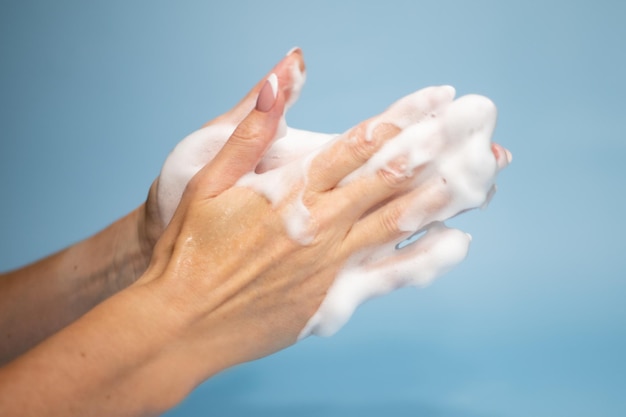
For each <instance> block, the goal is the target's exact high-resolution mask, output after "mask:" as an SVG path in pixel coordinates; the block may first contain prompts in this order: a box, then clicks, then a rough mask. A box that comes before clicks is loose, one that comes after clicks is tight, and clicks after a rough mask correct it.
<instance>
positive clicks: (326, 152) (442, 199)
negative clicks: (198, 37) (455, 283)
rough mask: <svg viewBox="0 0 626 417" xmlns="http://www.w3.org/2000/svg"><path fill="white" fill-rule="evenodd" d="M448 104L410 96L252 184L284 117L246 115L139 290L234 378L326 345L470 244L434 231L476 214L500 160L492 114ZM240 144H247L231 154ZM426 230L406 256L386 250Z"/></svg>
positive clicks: (478, 104) (435, 92)
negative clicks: (240, 369) (357, 314)
mask: <svg viewBox="0 0 626 417" xmlns="http://www.w3.org/2000/svg"><path fill="white" fill-rule="evenodd" d="M281 94H282V89H279V94H278V97H277V104H276V106H278V107H280V103H281ZM453 95H454V91H453V89H451V88H449V87H435V88H429V89H425V90H422V91H419V92H417V93H415V94H413V95H411V96H408V97H405V98H404V99H402V100H400V101H399V102H397V103H396V104H395V105H393V106H392V107H391V108H390V109H388V110H387V111H386V112H384V113H383V114H381V115H379V116H377V117H375V118H372V119H370V120H367V121H365V122H363V123H361V124H360V125H358V126H356V127H355V128H353V129H351V130H349V131H348V132H346V133H345V134H343V135H341V136H339V137H338V138H337V139H335V140H333V141H332V142H330V143H329V144H327V145H326V146H324V147H322V148H320V149H318V150H316V151H313V152H312V153H310V154H308V155H305V156H304V157H302V158H300V159H296V160H295V161H292V162H291V163H289V164H287V165H284V166H281V167H278V168H275V169H270V170H267V171H266V172H263V173H261V174H258V173H255V172H254V171H255V169H256V167H257V166H258V165H257V164H258V162H259V161H260V159H261V154H262V152H263V150H264V149H266V148H267V147H268V145H269V143H270V142H271V138H273V137H274V136H275V135H276V130H277V129H278V123H279V119H280V117H282V116H281V115H282V110H280V113H277V112H278V111H279V110H277V109H276V108H274V109H273V113H272V114H273V115H274V116H272V117H275V116H276V115H277V114H279V116H278V119H276V118H271V117H270V116H269V115H266V116H263V115H261V116H259V113H258V112H257V111H253V112H252V113H251V114H250V116H248V118H246V119H245V120H244V121H243V123H242V124H241V125H239V127H237V130H236V131H235V133H234V134H233V136H232V137H231V140H229V142H228V143H227V145H226V146H225V147H224V148H223V149H222V150H221V151H220V152H219V153H218V154H217V156H216V157H215V159H214V160H213V161H212V162H210V163H209V164H208V165H207V166H206V167H205V168H203V169H202V170H200V172H199V173H198V174H197V175H196V176H195V177H194V178H193V179H192V181H191V182H190V183H189V186H188V187H187V190H186V192H185V194H184V196H183V199H182V201H181V203H180V207H179V209H178V211H177V212H176V214H175V216H174V217H173V219H172V221H171V223H170V225H169V226H168V228H167V230H166V233H165V235H164V236H163V238H162V239H161V241H159V244H158V248H157V251H156V252H155V259H154V264H153V266H152V267H151V268H150V269H149V272H148V274H146V277H145V279H144V280H143V282H154V283H158V285H157V286H158V287H159V288H166V290H164V291H163V293H165V294H168V295H167V297H168V300H170V301H171V302H173V303H174V304H175V305H177V306H178V308H179V309H180V311H183V312H184V315H186V316H188V317H192V319H191V320H189V323H191V324H190V325H189V327H188V329H187V332H186V335H187V336H186V337H188V338H189V339H190V341H198V340H201V342H200V344H201V345H202V346H204V348H206V349H209V350H210V349H211V348H212V349H213V350H214V351H215V352H222V355H223V356H225V358H224V361H225V363H226V366H230V365H233V364H235V363H239V362H242V361H246V360H251V359H255V358H258V357H260V356H264V355H266V354H269V353H271V352H274V351H276V350H279V349H282V348H284V347H286V346H288V345H290V344H292V343H294V342H295V341H296V340H297V338H298V337H302V336H306V335H307V334H309V333H311V332H315V333H320V334H329V333H332V332H334V331H336V330H337V329H338V328H339V327H340V326H341V325H342V324H343V323H344V322H345V321H346V320H347V318H349V316H350V315H351V314H352V311H353V310H354V308H356V306H357V305H358V304H359V303H361V302H363V301H364V300H365V299H367V298H369V297H371V296H374V295H379V294H382V293H385V292H388V291H390V290H392V289H394V288H398V287H402V286H406V285H417V284H423V283H425V282H428V281H429V280H432V279H433V278H434V277H436V276H437V275H439V274H441V273H442V272H444V271H446V270H447V269H449V268H451V267H452V266H454V265H455V264H456V263H458V262H459V261H460V260H462V259H463V258H464V256H465V254H466V252H467V248H468V244H469V236H468V235H466V234H464V233H462V232H460V231H456V230H453V229H447V228H445V227H443V226H442V225H441V224H439V223H436V222H437V221H442V220H445V219H447V218H449V217H451V216H453V215H456V214H458V213H460V212H462V211H464V210H467V209H470V208H473V207H476V206H480V205H482V204H483V203H485V202H486V201H487V199H488V197H489V196H490V195H491V194H492V190H493V182H494V180H495V175H496V173H497V172H498V171H499V170H500V169H502V168H503V167H505V166H506V165H507V164H508V160H509V159H510V158H507V156H508V155H509V154H508V151H505V150H504V149H503V148H501V147H499V146H498V145H491V142H490V138H491V134H492V131H493V128H494V125H495V107H494V106H493V104H492V103H491V102H490V101H489V100H487V99H485V98H483V97H478V96H468V97H464V98H461V99H458V100H456V101H452V100H453ZM253 126H256V128H255V129H256V130H254V129H253V128H252V127H253ZM259 126H265V127H264V128H262V129H261V130H263V132H262V133H260V131H259V130H258V129H260V128H259ZM251 131H252V133H250V132H251ZM246 137H247V138H252V141H251V142H250V144H249V146H240V145H236V146H229V144H230V142H231V141H232V140H233V138H234V139H235V141H236V142H235V143H237V142H239V141H241V139H242V138H246ZM260 137H264V139H263V140H260V141H259V140H258V139H259V138H260ZM242 150H243V151H242ZM241 152H244V154H242V153H241ZM233 160H240V161H245V162H244V163H243V164H242V165H238V166H234V165H232V162H231V161H233ZM215 178H221V179H222V181H220V183H219V184H217V185H216V183H215V181H214V179H215ZM433 222H435V223H433ZM429 224H430V225H431V226H429V227H428V231H427V233H426V235H425V236H424V237H423V238H421V239H420V240H419V241H418V242H417V243H416V244H414V245H411V246H409V247H407V248H404V249H402V250H396V245H397V244H398V243H399V242H400V241H402V240H404V239H405V238H406V237H407V236H408V235H409V234H410V233H412V232H415V231H418V230H421V229H424V228H425V227H427V226H428V225H429ZM415 267H417V269H413V268H415ZM359 274H360V275H361V276H359V277H357V275H359ZM329 288H330V290H329ZM337 294H340V295H341V296H337ZM342 296H343V297H342ZM329 300H330V301H329ZM329 304H330V306H329ZM202 335H219V337H218V338H217V339H216V338H211V337H206V338H203V336H202ZM190 343H192V342H190ZM225 352H227V353H225Z"/></svg>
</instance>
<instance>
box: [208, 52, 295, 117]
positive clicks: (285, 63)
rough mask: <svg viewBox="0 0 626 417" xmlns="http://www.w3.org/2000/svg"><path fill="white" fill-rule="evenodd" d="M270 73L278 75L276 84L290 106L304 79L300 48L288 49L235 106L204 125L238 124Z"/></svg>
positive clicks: (251, 106) (253, 104)
mask: <svg viewBox="0 0 626 417" xmlns="http://www.w3.org/2000/svg"><path fill="white" fill-rule="evenodd" d="M271 74H276V76H277V77H278V85H279V86H280V89H281V90H282V92H283V95H284V97H285V103H286V104H285V108H288V107H290V106H292V105H293V104H294V103H295V102H296V100H297V99H298V97H299V95H300V90H301V89H302V86H303V85H304V81H305V79H306V66H305V64H304V57H303V54H302V50H301V49H300V48H293V49H292V50H291V51H289V52H288V53H287V55H286V56H285V57H284V58H283V59H281V60H280V61H279V62H278V64H276V65H275V66H274V68H272V70H271V71H270V72H269V73H268V74H267V75H266V76H265V77H264V78H263V79H261V81H259V82H258V83H257V84H256V85H255V86H254V87H253V88H252V89H251V90H250V91H249V92H248V94H246V96H245V97H244V98H243V99H241V101H239V103H237V104H236V105H235V107H233V108H232V109H231V110H230V111H229V112H227V113H225V114H223V115H221V116H219V117H218V118H216V119H214V120H212V121H210V122H207V123H206V124H205V126H207V125H209V124H214V123H227V124H230V125H238V124H239V123H241V121H242V120H243V119H244V118H245V117H246V116H247V115H248V113H250V111H251V110H252V109H253V108H254V106H255V104H256V99H257V97H258V95H259V93H260V91H261V89H262V88H263V86H264V85H265V80H267V78H268V77H269V76H270V75H271Z"/></svg>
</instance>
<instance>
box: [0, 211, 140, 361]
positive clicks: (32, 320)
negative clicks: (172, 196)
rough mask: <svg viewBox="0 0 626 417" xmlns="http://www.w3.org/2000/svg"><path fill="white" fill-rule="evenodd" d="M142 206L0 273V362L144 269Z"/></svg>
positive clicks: (120, 287)
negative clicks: (56, 249) (88, 234)
mask: <svg viewBox="0 0 626 417" xmlns="http://www.w3.org/2000/svg"><path fill="white" fill-rule="evenodd" d="M143 215H144V213H143V205H142V206H140V207H139V208H138V209H136V210H134V211H132V212H131V213H129V214H128V215H127V216H125V217H123V218H121V219H120V220H118V221H116V222H115V223H113V224H111V225H110V226H109V227H107V228H106V229H104V230H102V231H101V232H99V233H97V234H96V235H94V236H91V237H89V238H87V239H85V240H83V241H81V242H79V243H76V244H75V245H72V246H70V247H68V248H66V249H64V250H62V251H60V252H58V253H56V254H54V255H51V256H49V257H47V258H45V259H43V260H40V261H38V262H35V263H33V264H31V265H28V266H26V267H24V268H21V269H18V270H15V271H12V272H9V273H7V274H4V275H3V276H1V277H0V364H2V363H6V362H7V361H10V360H11V359H12V358H14V357H16V356H18V355H19V354H21V353H23V352H24V351H26V350H28V349H29V348H31V347H33V346H34V345H36V344H37V343H39V342H40V341H41V340H43V339H45V338H47V337H48V336H50V335H51V334H53V333H55V332H56V331H58V330H59V329H61V328H63V327H65V326H66V325H68V324H69V323H71V322H73V321H74V320H76V319H77V318H78V317H80V316H81V315H83V314H84V313H85V312H87V311H89V310H90V309H91V308H93V307H94V306H95V305H96V304H98V303H99V302H101V301H102V300H104V299H106V298H107V297H109V296H111V295H112V294H114V293H116V292H118V291H119V290H121V289H123V288H126V287H127V286H128V285H130V284H131V283H133V282H134V281H135V280H136V279H137V278H138V277H139V276H140V275H141V274H142V273H143V272H144V271H145V269H146V267H147V264H148V262H149V258H150V254H151V248H149V247H147V245H146V244H145V243H144V240H143V239H142V235H141V233H142V230H141V227H143V226H142V221H143Z"/></svg>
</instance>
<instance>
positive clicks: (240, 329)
mask: <svg viewBox="0 0 626 417" xmlns="http://www.w3.org/2000/svg"><path fill="white" fill-rule="evenodd" d="M289 59H297V60H301V56H300V55H299V53H296V54H295V55H294V54H292V55H291V58H290V57H287V58H286V59H285V60H289ZM285 60H283V61H282V62H281V63H280V64H278V66H277V67H276V68H275V69H274V72H276V73H277V75H278V77H279V86H280V88H279V89H278V94H277V96H276V99H275V102H274V103H273V105H272V106H271V107H270V108H269V109H266V111H260V110H257V109H253V110H252V111H249V109H250V108H252V107H254V105H253V104H252V103H254V102H256V99H257V96H258V95H259V92H260V91H261V89H262V88H263V87H264V81H261V82H260V83H259V85H257V86H256V87H255V88H254V89H253V90H252V92H251V93H250V94H249V95H248V96H247V97H246V98H245V99H244V100H243V101H242V103H240V104H239V105H238V106H237V107H236V108H235V109H234V110H233V111H231V112H229V113H228V114H227V115H226V116H222V118H223V117H227V118H230V119H229V120H230V121H233V120H234V121H236V120H240V119H241V121H240V122H239V123H237V128H236V130H235V132H234V133H233V134H232V136H231V137H230V138H229V139H228V141H227V143H226V144H225V145H224V147H223V148H222V149H221V150H220V152H219V153H218V154H217V155H216V156H215V158H214V159H213V160H212V161H211V162H209V163H208V164H207V165H206V166H205V167H204V168H203V169H202V170H201V171H200V172H198V174H196V175H195V176H194V177H193V178H192V179H191V181H190V182H189V184H188V185H187V187H186V189H185V192H184V194H183V197H182V199H181V202H180V204H179V206H178V209H177V210H176V213H175V214H174V217H173V218H172V220H171V222H170V223H169V224H168V226H167V227H166V228H165V229H163V226H162V222H161V219H160V218H159V209H158V205H157V204H155V201H156V200H155V198H156V196H155V185H156V182H155V185H153V187H152V188H151V192H150V195H149V197H148V200H147V202H146V204H145V205H143V206H142V207H140V208H139V209H137V210H135V211H134V212H133V213H131V214H129V216H127V217H126V218H124V219H122V220H120V222H118V223H116V224H114V225H112V226H110V228H109V229H107V230H105V231H104V232H102V233H101V234H100V235H97V236H95V237H93V238H91V239H88V240H87V241H85V242H82V243H80V244H78V245H76V246H74V247H72V248H69V249H68V250H66V251H64V252H61V253H60V254H57V255H54V256H53V257H51V258H49V259H47V260H44V261H42V263H39V264H35V265H32V266H30V267H27V268H26V269H25V270H23V271H22V272H20V271H17V272H13V273H10V274H8V275H7V276H4V277H3V278H2V279H1V280H0V283H1V284H2V287H0V296H1V297H6V298H5V299H6V300H9V299H10V298H11V297H20V296H27V295H28V294H29V293H30V291H35V293H38V285H39V282H38V281H37V279H38V277H37V274H42V273H43V271H46V274H48V276H52V277H53V278H52V280H53V281H55V282H61V281H62V279H66V280H68V281H76V282H78V283H79V284H76V285H75V287H74V289H76V288H80V283H85V282H88V281H89V280H90V279H91V280H92V281H96V282H98V283H99V284H94V286H95V287H96V288H97V290H96V289H94V290H92V292H93V294H91V295H89V296H86V297H83V295H82V294H78V295H73V296H75V297H77V299H79V300H80V302H77V303H75V304H76V306H72V308H70V309H69V310H72V311H71V312H68V311H67V309H65V308H64V307H58V306H57V304H63V303H62V302H61V299H63V297H66V296H67V295H68V294H73V293H72V289H67V288H64V289H63V290H56V289H55V285H54V284H50V288H49V290H50V291H52V295H49V294H38V295H36V296H33V297H39V298H40V299H42V300H43V301H44V302H43V304H47V305H48V307H49V308H51V310H52V312H51V313H50V315H51V316H53V317H54V318H50V317H48V316H46V318H45V321H46V323H45V324H41V325H37V326H36V327H37V330H36V331H31V330H28V329H23V328H24V327H28V326H32V325H36V323H35V322H36V320H41V317H42V316H41V314H42V312H41V311H34V310H37V309H39V306H35V307H32V306H31V307H28V308H33V309H34V310H33V311H31V312H29V311H28V308H27V307H21V306H20V305H19V304H18V303H15V302H14V303H13V304H11V305H10V307H11V309H16V311H12V310H10V309H9V308H5V307H4V301H0V305H2V306H3V307H2V308H3V309H4V310H3V311H2V312H0V317H4V314H5V313H6V314H10V319H9V320H6V319H4V318H3V319H2V320H3V322H2V323H1V324H2V327H0V328H2V332H3V334H4V335H5V340H15V339H16V338H20V337H25V338H26V339H28V340H29V342H28V343H24V342H17V343H15V344H12V347H10V348H9V349H7V351H5V352H4V354H5V355H6V356H5V357H9V358H11V357H14V356H16V354H19V353H21V352H24V350H26V349H28V348H29V347H31V346H32V345H33V344H34V343H36V341H41V340H43V341H41V343H39V344H37V345H36V346H35V347H34V348H32V349H30V350H28V351H26V352H25V353H23V354H21V355H20V356H18V357H17V358H15V359H13V360H11V361H10V362H9V363H8V364H6V365H5V366H4V367H3V368H1V369H0V415H3V416H13V415H20V416H41V415H46V416H74V415H76V416H100V415H102V416H105V415H117V416H144V415H156V414H159V413H162V412H163V411H165V410H167V409H169V408H171V407H172V406H174V405H176V404H177V403H178V402H180V401H181V400H182V399H183V398H184V397H185V396H186V395H188V394H189V393H190V392H191V390H192V389H193V388H194V387H195V386H197V385H198V384H199V383H201V382H202V381H204V380H205V379H207V378H210V377H211V376H213V375H215V374H216V373H218V372H220V371H222V370H224V369H227V368H229V367H231V366H233V365H236V364H239V363H243V362H246V361H250V360H254V359H258V358H260V357H263V356H266V355H269V354H271V353H273V352H276V351H279V350H281V349H284V348H286V347H288V346H290V345H292V344H293V343H295V342H296V341H297V338H298V335H299V332H300V331H301V330H302V328H303V327H304V326H305V324H306V322H307V321H308V319H309V318H310V317H311V316H312V315H313V314H314V313H315V311H316V310H317V309H318V307H319V306H320V304H321V302H322V300H323V299H324V297H325V295H326V292H327V290H328V288H329V286H330V285H331V284H332V282H333V279H334V278H335V276H336V275H337V273H338V271H339V270H340V269H341V267H342V266H343V265H344V264H345V262H346V260H347V259H348V258H349V257H350V256H351V255H352V254H354V253H355V252H357V251H359V250H360V249H363V248H365V247H369V246H374V245H381V244H384V243H386V242H391V241H393V240H396V239H398V238H400V237H402V236H403V235H404V232H402V231H400V230H398V218H399V216H400V215H401V214H402V210H400V209H399V208H401V207H402V205H403V200H402V198H401V197H402V196H403V195H405V194H406V193H407V192H408V191H410V190H411V189H412V188H411V187H412V186H411V178H406V177H403V176H397V175H392V174H391V173H390V172H389V171H386V170H380V171H379V172H377V173H375V174H374V175H372V176H370V177H364V178H360V179H359V180H358V181H353V182H350V183H348V184H345V185H342V184H340V183H341V181H342V180H343V179H344V178H345V177H346V176H347V175H349V174H350V173H351V172H353V171H354V170H356V169H358V168H359V167H360V166H362V165H363V164H364V163H365V162H366V161H367V160H368V159H369V157H371V156H372V155H373V154H374V153H375V152H376V151H377V150H378V149H380V147H381V146H382V145H383V144H384V143H385V142H386V141H387V140H389V139H390V138H391V137H392V136H393V135H395V134H396V133H397V128H394V127H393V126H385V125H383V126H381V127H380V128H377V129H376V130H375V131H374V138H373V140H371V141H367V140H363V135H364V132H365V131H366V126H367V121H366V122H364V123H362V124H361V125H359V126H357V127H355V128H353V129H351V130H350V131H348V132H347V133H346V134H344V135H343V136H342V137H341V138H340V139H339V140H338V141H336V142H335V143H334V144H333V145H332V146H329V147H328V148H327V149H325V150H324V151H323V152H321V153H320V154H319V155H317V156H316V157H315V158H314V159H313V161H312V162H311V166H310V170H309V172H308V178H307V180H306V181H305V182H302V183H297V184H295V185H293V188H292V190H291V193H290V194H289V196H288V197H287V198H286V199H285V200H284V201H282V202H281V203H280V204H278V205H275V206H273V205H272V204H270V203H269V202H268V201H267V200H266V199H265V198H264V197H262V196H260V195H258V194H256V193H255V192H253V191H252V190H250V189H248V188H243V187H237V186H235V183H236V182H237V180H238V179H239V178H240V177H241V176H243V175H244V174H245V173H247V172H249V171H251V170H254V169H255V167H256V166H257V164H258V163H259V161H260V160H261V157H262V155H263V153H264V152H265V151H266V150H267V149H268V147H269V146H270V144H271V141H272V138H273V137H274V136H275V133H276V129H277V128H278V125H279V122H280V120H281V117H282V115H283V112H284V105H285V101H286V99H287V98H288V97H287V96H288V95H289V88H288V86H289V76H288V74H286V73H285V72H282V71H281V65H285V64H284V63H285ZM285 86H287V88H285ZM251 104H252V105H251ZM248 111H249V113H248ZM246 114H247V116H246ZM217 121H218V122H220V121H223V120H222V119H221V118H218V119H217ZM355 139H356V140H355ZM234 161H236V163H234ZM157 181H158V179H157ZM414 192H415V191H414ZM300 193H303V201H304V204H305V205H306V207H307V208H308V210H309V212H310V214H311V216H310V221H309V223H308V224H307V225H306V226H307V229H308V230H309V231H310V233H311V235H312V237H313V239H312V242H311V243H310V244H308V245H301V244H299V243H297V242H295V241H294V240H293V239H292V238H290V237H289V236H288V234H287V232H286V231H285V227H284V222H283V217H284V213H285V212H287V211H288V210H289V208H290V204H292V203H293V202H294V201H295V199H296V198H298V197H297V196H298V195H300ZM424 198H426V197H424ZM424 207H425V212H424V215H425V216H428V215H429V211H435V210H438V209H440V207H439V203H437V204H429V203H428V201H425V202H424ZM129 231H132V232H129ZM125 232H128V233H129V235H125V234H124V233H125ZM116 242H117V243H116ZM94 248H100V251H96V252H90V250H92V249H94ZM107 254H108V255H107ZM98 255H101V256H102V257H104V259H105V260H104V261H102V262H100V263H98V262H96V264H97V265H98V267H93V269H91V270H90V269H89V268H92V267H90V266H89V265H90V263H89V262H94V261H96V260H97V259H99V256H98ZM85 256H86V257H87V259H85V260H81V257H85ZM135 256H136V257H135ZM148 258H149V259H150V261H149V264H148V262H147V259H148ZM118 259H128V260H129V261H128V262H127V263H126V264H124V265H125V266H124V267H121V266H120V264H119V263H116V262H119V261H117V260H118ZM277 260H280V262H277ZM79 262H80V265H79V267H78V268H74V266H76V265H77V263H79ZM144 264H146V265H148V266H147V269H146V268H144V269H145V271H141V272H139V271H140V270H141V269H142V266H143V265H144ZM116 265H117V266H116ZM46 268H50V269H51V272H50V271H48V269H46ZM83 268H87V272H86V273H85V272H84V271H85V270H84V269H83ZM111 268H112V269H111ZM116 269H120V270H125V271H126V273H123V277H117V276H116V274H115V272H117V270H116ZM24 271H27V272H24ZM76 271H81V272H83V274H82V275H81V274H79V273H76ZM111 271H112V272H111ZM142 272H143V273H142ZM73 273H74V275H72V274H73ZM57 274H58V276H57ZM64 274H65V275H64ZM138 275H140V276H139V277H138V279H136V280H135V278H137V276H138ZM94 276H96V277H100V276H102V278H101V279H100V280H98V278H95V277H94ZM112 277H115V278H112ZM112 281H115V284H112ZM23 282H24V284H22V283H23ZM7 283H8V284H7ZM44 285H45V284H44ZM59 286H62V285H59ZM70 287H71V285H70ZM79 291H80V290H79ZM6 292H8V293H9V294H10V296H7V295H6ZM35 299H37V298H35ZM102 300H104V301H102ZM77 306H79V307H77ZM55 308H56V309H58V311H56V310H55ZM22 314H24V315H25V317H26V319H25V321H23V320H22ZM45 314H48V312H46V313H45ZM78 317H80V318H78ZM70 323H71V324H70ZM9 333H10V334H12V335H13V336H12V338H11V339H8V338H6V335H7V334H9ZM16 334H17V335H18V336H15V335H16ZM33 399H36V401H34V400H33Z"/></svg>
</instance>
